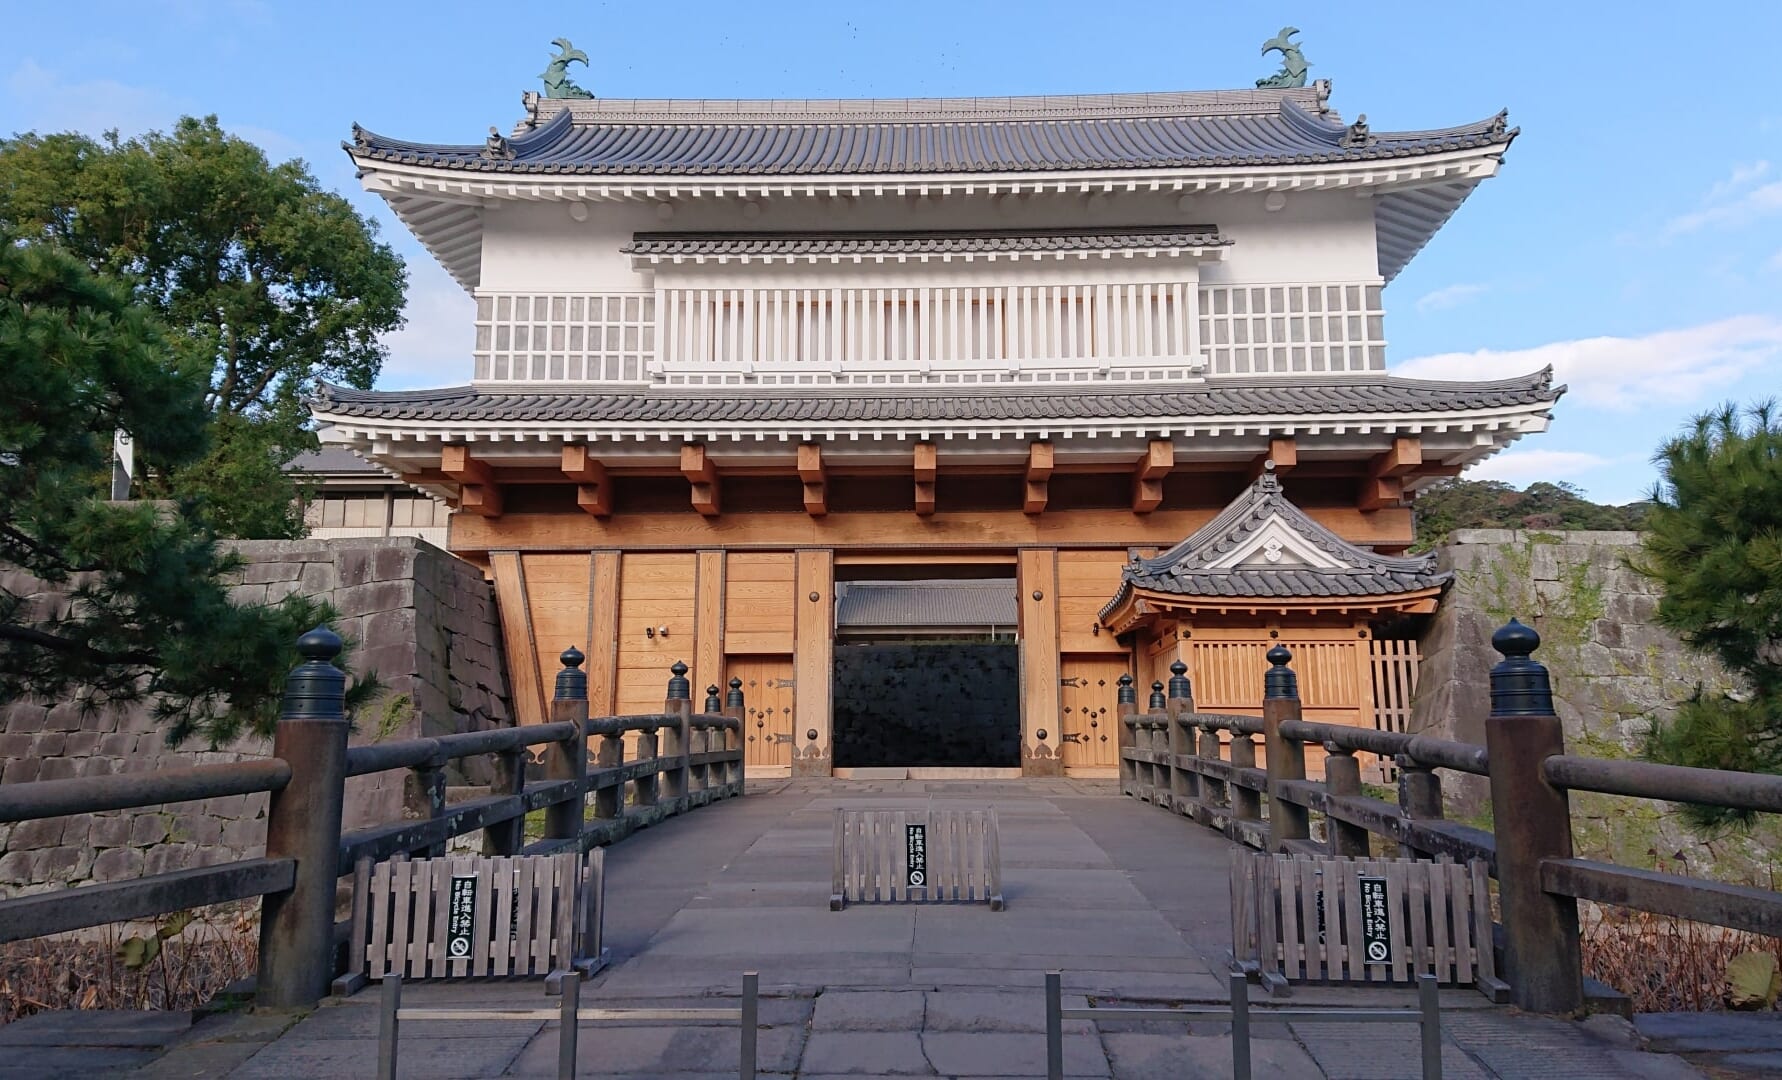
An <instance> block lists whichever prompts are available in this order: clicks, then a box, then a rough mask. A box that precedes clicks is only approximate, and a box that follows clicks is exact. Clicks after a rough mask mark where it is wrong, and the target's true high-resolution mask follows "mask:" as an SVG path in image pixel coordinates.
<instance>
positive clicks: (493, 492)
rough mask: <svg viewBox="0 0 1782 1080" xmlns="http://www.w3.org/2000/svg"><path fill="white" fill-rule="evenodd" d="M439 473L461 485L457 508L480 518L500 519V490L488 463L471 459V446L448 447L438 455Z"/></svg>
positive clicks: (443, 448) (442, 449)
mask: <svg viewBox="0 0 1782 1080" xmlns="http://www.w3.org/2000/svg"><path fill="white" fill-rule="evenodd" d="M439 471H440V472H442V473H444V474H445V475H446V476H447V477H448V478H450V479H452V480H455V481H457V482H458V484H459V490H458V509H459V510H462V511H463V512H465V513H466V514H476V515H477V516H479V517H500V516H501V488H499V487H497V486H496V484H495V471H494V470H493V469H491V468H489V463H488V462H486V461H478V460H477V459H476V458H473V457H471V456H470V447H468V446H462V445H452V446H445V447H442V448H441V449H440V452H439Z"/></svg>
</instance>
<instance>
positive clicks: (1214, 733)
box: [1194, 720, 1225, 825]
mask: <svg viewBox="0 0 1782 1080" xmlns="http://www.w3.org/2000/svg"><path fill="white" fill-rule="evenodd" d="M1220 756H1221V755H1220V753H1219V729H1218V728H1216V727H1214V726H1213V722H1212V721H1211V720H1207V721H1203V722H1202V723H1201V725H1200V758H1201V760H1202V761H1218V760H1219V759H1220ZM1224 808H1225V781H1223V780H1220V779H1219V778H1217V777H1214V776H1202V777H1201V778H1200V803H1199V808H1198V810H1197V811H1196V812H1195V815H1194V820H1196V821H1198V822H1200V823H1201V824H1202V825H1213V824H1215V823H1216V822H1217V821H1218V820H1219V818H1218V813H1217V812H1218V811H1222V810H1224Z"/></svg>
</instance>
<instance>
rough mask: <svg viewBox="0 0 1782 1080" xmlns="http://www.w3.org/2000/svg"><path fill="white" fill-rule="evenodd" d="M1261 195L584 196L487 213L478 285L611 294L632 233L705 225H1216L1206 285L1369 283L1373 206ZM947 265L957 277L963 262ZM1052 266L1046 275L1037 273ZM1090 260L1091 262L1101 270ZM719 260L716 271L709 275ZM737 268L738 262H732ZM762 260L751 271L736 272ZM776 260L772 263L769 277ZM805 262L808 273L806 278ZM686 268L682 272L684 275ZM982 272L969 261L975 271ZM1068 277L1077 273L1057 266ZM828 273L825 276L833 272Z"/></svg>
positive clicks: (1167, 268) (1374, 272) (1083, 274)
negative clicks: (575, 208) (577, 207)
mask: <svg viewBox="0 0 1782 1080" xmlns="http://www.w3.org/2000/svg"><path fill="white" fill-rule="evenodd" d="M1264 198H1265V197H1264V195H1263V194H1261V193H1257V192H1250V193H1241V194H1225V195H1212V194H1207V195H1198V196H1195V197H1194V198H1193V199H1192V200H1191V201H1190V203H1189V205H1188V206H1187V207H1186V208H1185V209H1183V208H1179V207H1178V206H1177V200H1176V196H1175V195H1173V194H1166V193H1162V192H1158V193H1148V192H1134V193H1129V194H1115V195H1110V196H1098V197H1095V198H1089V197H1085V196H1082V195H1074V194H1070V195H1046V196H1029V197H1026V198H1020V199H1016V198H1004V199H991V198H988V197H983V196H955V197H953V198H950V199H947V200H936V199H921V200H915V199H897V198H882V199H874V198H870V197H865V196H863V197H861V198H860V199H858V200H849V199H822V198H817V199H811V198H802V197H800V198H781V199H764V200H756V202H755V205H757V206H759V207H760V211H759V213H758V214H757V215H756V216H754V217H747V216H745V214H744V211H743V204H742V203H741V202H740V201H738V200H734V199H727V200H710V199H705V200H690V199H684V200H681V201H679V202H677V203H675V204H674V207H675V208H674V214H673V216H672V217H671V218H669V219H666V220H664V219H662V218H661V217H659V216H658V214H657V211H656V208H655V207H654V206H653V205H650V204H644V203H589V204H586V205H587V207H588V211H589V213H588V217H587V220H585V221H581V222H578V221H575V220H574V219H572V218H571V217H570V213H569V204H566V203H520V202H515V203H507V204H504V205H502V206H501V207H500V209H498V210H495V211H493V212H491V213H488V214H487V215H485V218H484V221H485V225H484V239H483V268H482V269H483V273H482V290H481V291H483V292H486V293H505V292H517V293H537V292H559V293H561V292H607V291H630V290H639V289H649V288H652V287H653V283H652V281H651V279H650V276H649V274H648V273H647V272H644V273H639V272H637V271H634V270H632V269H631V266H630V259H629V258H628V257H627V256H625V255H622V254H620V252H619V248H621V247H622V246H624V245H625V244H626V243H628V242H629V241H630V239H631V235H632V234H633V233H634V232H656V231H661V232H697V231H708V230H723V231H763V232H789V231H803V230H882V229H907V230H927V229H995V228H1118V227H1120V226H1127V225H1195V224H1211V225H1215V226H1217V227H1218V228H1219V229H1220V230H1221V231H1222V232H1224V234H1225V235H1226V236H1227V237H1228V238H1230V239H1231V240H1232V241H1233V246H1232V247H1231V249H1230V250H1229V251H1228V252H1227V254H1226V258H1225V260H1224V261H1223V262H1219V263H1209V264H1205V265H1203V266H1202V267H1201V269H1200V280H1201V281H1202V282H1204V283H1209V284H1213V283H1217V284H1240V283H1241V284H1249V283H1259V284H1260V283H1272V282H1288V281H1293V282H1316V281H1325V282H1344V283H1349V282H1365V283H1377V281H1378V278H1379V275H1378V264H1377V255H1376V250H1375V240H1374V222H1373V204H1372V202H1371V201H1370V200H1368V199H1363V198H1357V197H1356V196H1355V194H1354V193H1352V192H1328V193H1325V192H1318V193H1308V192H1299V193H1292V194H1288V195H1287V196H1286V200H1287V201H1286V205H1285V206H1284V207H1283V208H1282V209H1281V210H1279V211H1275V212H1270V211H1268V210H1267V209H1266V208H1265V205H1264ZM913 265H914V264H905V267H904V269H903V270H902V271H901V272H899V271H897V270H895V269H894V268H891V264H886V266H887V270H886V271H884V273H894V274H896V275H897V276H899V277H904V278H905V279H906V280H907V275H908V274H909V273H911V272H912V270H911V267H912V266H913ZM929 265H930V266H931V267H933V268H934V269H935V270H936V271H938V270H940V269H941V268H942V267H943V266H945V267H946V268H947V269H948V270H949V272H958V271H960V270H961V268H962V264H959V263H953V264H929ZM982 265H983V268H984V269H983V270H982V273H984V274H985V275H986V276H994V277H996V278H998V279H1000V280H1002V281H1005V282H1019V281H1033V282H1035V283H1038V282H1041V281H1045V280H1054V279H1055V277H1056V274H1057V272H1058V267H1059V264H1055V263H1047V262H1043V261H1042V262H1039V263H1034V262H1027V261H1023V262H1020V263H1015V264H1010V263H1006V262H999V263H994V264H988V263H987V264H982ZM1063 265H1064V267H1066V268H1068V267H1072V266H1074V267H1075V268H1076V269H1075V270H1074V276H1075V278H1076V279H1077V280H1085V279H1094V280H1109V278H1106V277H1104V276H1103V275H1104V274H1107V275H1118V277H1117V278H1116V279H1120V280H1149V281H1173V280H1193V277H1194V266H1193V264H1192V263H1190V262H1188V261H1187V260H1180V261H1176V262H1174V263H1173V266H1172V263H1171V262H1169V261H1166V260H1161V259H1159V260H1155V261H1153V260H1150V259H1139V260H1124V259H1108V260H1099V259H1092V260H1087V261H1084V262H1080V263H1075V264H1072V263H1066V264H1063ZM1048 266H1050V267H1052V268H1054V269H1052V270H1050V271H1046V270H1041V269H1040V268H1044V267H1048ZM1097 267H1099V268H1098V269H1097ZM716 269H717V268H716V267H713V270H714V271H715V270H716ZM728 269H729V271H731V272H734V271H736V270H737V269H738V268H737V267H735V266H732V267H730V268H728ZM762 269H764V268H759V267H751V268H748V270H747V271H746V272H751V273H753V272H758V271H760V270H762ZM782 269H784V268H776V269H775V270H774V271H772V272H773V273H774V274H775V275H778V274H780V273H781V271H782ZM811 269H812V268H808V267H807V268H804V272H805V273H806V274H808V273H810V271H811ZM683 272H692V271H683ZM979 272H980V271H979V270H978V268H977V267H975V266H974V267H973V268H972V269H971V270H970V271H969V273H971V274H973V275H974V276H975V275H976V274H978V273H979ZM846 273H847V277H848V278H849V279H857V280H862V281H865V280H871V279H872V278H873V277H875V276H877V275H878V273H879V272H877V271H873V270H869V269H867V268H865V267H864V266H863V267H859V268H854V267H850V268H848V270H847V272H846ZM1065 273H1067V274H1070V273H1073V272H1072V271H1070V270H1065ZM824 280H825V281H827V282H829V283H830V284H831V285H833V284H834V283H835V280H836V279H835V277H834V276H833V274H831V275H824Z"/></svg>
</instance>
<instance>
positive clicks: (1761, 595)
mask: <svg viewBox="0 0 1782 1080" xmlns="http://www.w3.org/2000/svg"><path fill="white" fill-rule="evenodd" d="M1655 461H1656V462H1657V464H1658V467H1659V475H1660V480H1659V484H1658V486H1657V488H1656V490H1655V491H1654V492H1653V496H1652V510H1651V513H1650V515H1649V516H1648V518H1647V532H1646V538H1645V544H1644V547H1643V549H1642V551H1641V556H1640V558H1639V560H1638V561H1637V562H1636V566H1637V568H1638V569H1639V570H1640V571H1641V572H1642V573H1645V574H1646V575H1648V576H1650V577H1651V578H1653V579H1654V580H1656V581H1657V582H1658V583H1659V584H1661V585H1662V586H1663V587H1664V596H1663V598H1662V599H1661V600H1660V601H1659V604H1658V621H1659V622H1660V623H1662V624H1663V625H1664V626H1666V627H1668V628H1669V629H1671V630H1673V631H1675V632H1676V633H1677V635H1678V636H1679V637H1681V638H1682V639H1683V641H1684V642H1685V643H1686V644H1688V645H1689V646H1691V647H1692V648H1695V649H1699V650H1701V651H1702V652H1705V653H1707V654H1708V655H1710V656H1713V657H1714V658H1715V659H1717V660H1719V661H1720V663H1721V664H1722V665H1723V666H1724V667H1725V668H1726V669H1727V670H1728V671H1730V672H1732V673H1733V674H1735V675H1737V676H1739V677H1740V679H1741V680H1742V681H1743V682H1744V683H1745V692H1743V693H1741V694H1740V695H1739V697H1738V698H1732V697H1725V696H1709V695H1704V694H1700V693H1698V694H1697V695H1696V696H1695V698H1694V699H1692V700H1690V701H1688V702H1685V703H1684V704H1683V706H1682V708H1681V709H1680V711H1679V712H1678V715H1677V718H1676V719H1675V720H1674V721H1672V722H1670V723H1665V724H1659V725H1657V726H1655V727H1654V728H1653V730H1652V731H1651V733H1650V735H1649V737H1648V739H1647V744H1646V748H1645V749H1646V753H1647V756H1649V757H1651V758H1653V759H1655V760H1659V761H1669V762H1674V763H1677V764H1682V765H1696V766H1701V767H1705V768H1714V769H1743V770H1747V771H1753V772H1770V773H1775V772H1782V417H1779V416H1778V413H1777V410H1776V407H1775V405H1774V403H1773V402H1764V403H1761V404H1758V405H1754V406H1752V407H1750V408H1748V409H1745V410H1743V411H1741V410H1739V409H1738V408H1737V407H1735V406H1733V405H1730V404H1729V405H1725V406H1722V407H1721V408H1719V409H1717V410H1715V411H1713V412H1709V413H1706V414H1704V415H1702V416H1699V417H1697V418H1696V420H1695V422H1694V424H1693V425H1691V426H1690V428H1689V429H1688V430H1686V431H1685V432H1684V433H1683V434H1681V435H1678V436H1677V437H1675V438H1673V439H1671V440H1670V441H1668V442H1666V443H1665V444H1664V445H1663V446H1662V447H1661V448H1660V449H1659V451H1658V453H1657V455H1656V457H1655ZM1695 816H1696V817H1697V818H1698V820H1703V821H1710V822H1711V821H1716V820H1726V819H1728V818H1730V817H1734V816H1737V815H1732V814H1729V813H1725V812H1707V811H1698V812H1696V814H1695Z"/></svg>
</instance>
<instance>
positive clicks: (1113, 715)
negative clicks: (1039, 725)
mask: <svg viewBox="0 0 1782 1080" xmlns="http://www.w3.org/2000/svg"><path fill="white" fill-rule="evenodd" d="M1061 667H1062V670H1063V672H1064V674H1063V675H1061V676H1060V677H1059V680H1058V682H1059V685H1060V690H1061V693H1060V695H1059V697H1060V699H1061V700H1060V708H1061V720H1062V724H1061V726H1062V727H1063V729H1064V730H1063V732H1062V737H1061V739H1060V746H1059V749H1060V751H1061V752H1062V754H1063V757H1064V767H1065V768H1066V769H1067V770H1069V771H1070V773H1071V774H1072V775H1075V776H1115V775H1118V773H1119V768H1120V737H1119V732H1120V712H1119V692H1120V685H1119V679H1120V676H1122V675H1125V674H1127V673H1128V672H1129V671H1130V670H1131V665H1130V661H1129V660H1128V659H1127V658H1126V657H1125V656H1110V655H1101V656H1095V655H1072V654H1066V655H1065V656H1064V659H1063V663H1062V665H1061Z"/></svg>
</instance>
